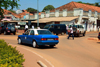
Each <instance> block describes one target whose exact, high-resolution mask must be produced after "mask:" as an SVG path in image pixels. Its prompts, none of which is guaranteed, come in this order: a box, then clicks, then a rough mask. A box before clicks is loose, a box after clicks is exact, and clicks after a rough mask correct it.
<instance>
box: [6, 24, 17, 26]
mask: <svg viewBox="0 0 100 67" xmlns="http://www.w3.org/2000/svg"><path fill="white" fill-rule="evenodd" d="M7 27H15V25H13V24H8V25H7Z"/></svg>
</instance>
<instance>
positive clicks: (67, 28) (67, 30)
mask: <svg viewBox="0 0 100 67" xmlns="http://www.w3.org/2000/svg"><path fill="white" fill-rule="evenodd" d="M68 27H69V25H67V26H66V34H68Z"/></svg>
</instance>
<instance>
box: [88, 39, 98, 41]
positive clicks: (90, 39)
mask: <svg viewBox="0 0 100 67" xmlns="http://www.w3.org/2000/svg"><path fill="white" fill-rule="evenodd" d="M88 40H96V41H99V39H98V38H88Z"/></svg>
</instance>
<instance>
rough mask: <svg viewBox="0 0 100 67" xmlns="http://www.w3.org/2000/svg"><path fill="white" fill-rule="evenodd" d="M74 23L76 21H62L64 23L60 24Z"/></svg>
mask: <svg viewBox="0 0 100 67" xmlns="http://www.w3.org/2000/svg"><path fill="white" fill-rule="evenodd" d="M74 22H75V20H72V21H62V22H60V24H65V25H71V24H73V23H74Z"/></svg>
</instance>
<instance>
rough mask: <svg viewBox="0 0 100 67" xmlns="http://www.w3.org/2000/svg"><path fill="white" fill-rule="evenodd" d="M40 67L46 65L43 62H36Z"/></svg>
mask: <svg viewBox="0 0 100 67" xmlns="http://www.w3.org/2000/svg"><path fill="white" fill-rule="evenodd" d="M37 63H38V64H39V65H40V66H41V67H47V66H46V65H45V64H44V63H42V62H41V61H38V62H37Z"/></svg>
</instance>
